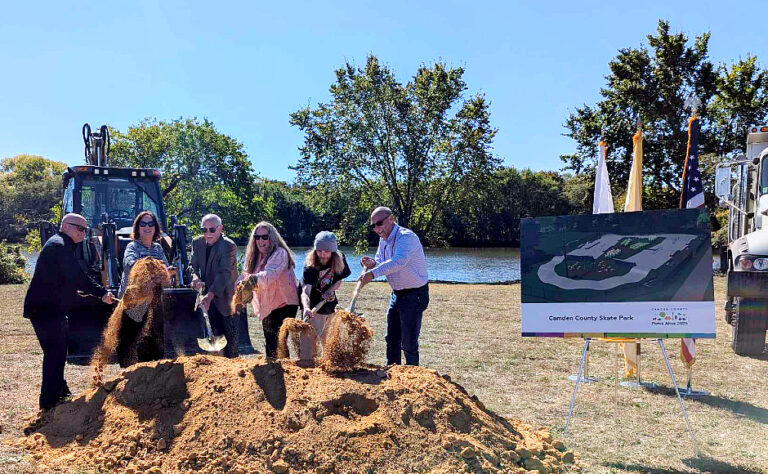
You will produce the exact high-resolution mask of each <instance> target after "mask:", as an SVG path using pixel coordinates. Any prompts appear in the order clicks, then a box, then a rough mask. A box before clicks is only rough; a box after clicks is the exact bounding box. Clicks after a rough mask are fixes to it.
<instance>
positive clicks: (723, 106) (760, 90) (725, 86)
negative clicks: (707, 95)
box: [709, 56, 768, 156]
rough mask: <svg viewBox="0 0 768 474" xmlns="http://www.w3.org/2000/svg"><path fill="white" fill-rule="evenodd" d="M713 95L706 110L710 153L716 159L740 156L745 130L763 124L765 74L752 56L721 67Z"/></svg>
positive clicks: (767, 107)
mask: <svg viewBox="0 0 768 474" xmlns="http://www.w3.org/2000/svg"><path fill="white" fill-rule="evenodd" d="M717 91H718V93H717V95H716V96H715V98H714V99H713V100H712V105H711V107H710V108H709V111H710V121H711V122H712V128H713V129H714V132H715V134H716V135H715V140H714V143H713V149H712V152H713V153H715V154H716V155H717V156H724V155H726V154H729V153H734V152H736V151H738V152H742V153H743V152H745V151H746V150H745V146H746V142H747V133H748V132H749V128H750V127H751V126H754V125H760V124H762V123H764V122H765V119H766V114H767V113H768V71H765V70H761V69H760V68H759V67H758V66H757V58H756V57H754V56H748V57H747V58H746V59H743V60H739V61H737V62H736V63H735V64H732V65H731V67H730V68H727V67H726V66H725V65H721V66H720V68H719V75H718V80H717Z"/></svg>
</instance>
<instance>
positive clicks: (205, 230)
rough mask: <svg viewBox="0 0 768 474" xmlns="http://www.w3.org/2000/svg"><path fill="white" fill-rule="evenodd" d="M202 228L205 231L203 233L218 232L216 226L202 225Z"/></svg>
mask: <svg viewBox="0 0 768 474" xmlns="http://www.w3.org/2000/svg"><path fill="white" fill-rule="evenodd" d="M200 229H201V230H202V231H203V234H207V233H209V232H210V233H211V234H213V233H215V232H216V227H201V228H200Z"/></svg>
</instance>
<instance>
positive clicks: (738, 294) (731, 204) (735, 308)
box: [715, 126, 768, 356]
mask: <svg viewBox="0 0 768 474" xmlns="http://www.w3.org/2000/svg"><path fill="white" fill-rule="evenodd" d="M715 194H716V195H717V197H718V198H719V199H720V204H721V205H722V206H727V207H728V208H729V215H728V244H727V249H726V255H727V275H728V283H727V301H726V305H725V315H726V321H727V322H728V323H729V324H731V325H732V326H733V342H732V347H733V349H734V351H735V352H736V353H738V354H741V355H750V356H756V355H760V354H761V353H762V352H763V350H764V349H765V334H766V329H768V126H763V127H752V128H751V129H750V132H749V134H748V136H747V146H746V154H745V155H740V156H738V157H736V158H735V159H734V160H732V161H728V162H724V163H721V164H720V165H718V167H717V169H716V171H715Z"/></svg>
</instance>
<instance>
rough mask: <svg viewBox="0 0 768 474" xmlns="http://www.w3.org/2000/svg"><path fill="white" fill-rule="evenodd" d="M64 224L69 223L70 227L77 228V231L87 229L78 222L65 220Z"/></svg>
mask: <svg viewBox="0 0 768 474" xmlns="http://www.w3.org/2000/svg"><path fill="white" fill-rule="evenodd" d="M65 224H69V225H71V226H72V227H74V228H75V229H77V230H78V231H79V232H85V231H86V230H88V227H85V226H82V225H80V224H75V223H73V222H66V223H65Z"/></svg>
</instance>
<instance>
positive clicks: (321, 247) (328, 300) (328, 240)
mask: <svg viewBox="0 0 768 474" xmlns="http://www.w3.org/2000/svg"><path fill="white" fill-rule="evenodd" d="M351 273H352V271H351V270H350V269H349V265H347V259H346V258H344V254H343V253H341V252H340V251H339V246H338V244H337V242H336V236H335V235H334V234H333V232H328V231H322V232H320V233H319V234H317V235H316V236H315V243H314V245H313V247H312V249H311V250H310V251H309V252H307V257H306V262H305V263H304V275H303V278H302V281H301V306H302V316H303V318H304V320H305V321H308V322H309V323H310V324H311V325H312V326H313V327H314V328H315V332H316V333H317V336H318V338H319V340H320V341H321V342H322V341H323V340H324V336H325V334H324V331H325V328H326V322H327V321H328V318H329V317H330V316H332V315H333V313H334V312H335V311H336V304H337V302H338V301H337V300H336V290H338V289H339V287H340V286H341V282H342V280H344V279H345V278H347V277H348V276H349V275H350V274H351ZM321 301H324V303H323V306H322V307H321V308H320V309H318V310H317V312H316V313H313V312H312V308H314V307H315V306H317V304H319V303H320V302H321ZM302 342H303V341H302ZM304 346H305V344H304V343H302V348H301V354H302V358H303V357H305V355H304V354H308V353H309V352H312V348H310V347H306V349H305V347H304ZM307 346H311V344H307ZM305 350H306V352H305ZM312 355H314V354H312ZM308 358H311V357H308Z"/></svg>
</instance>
